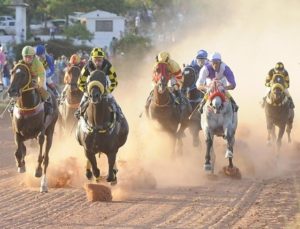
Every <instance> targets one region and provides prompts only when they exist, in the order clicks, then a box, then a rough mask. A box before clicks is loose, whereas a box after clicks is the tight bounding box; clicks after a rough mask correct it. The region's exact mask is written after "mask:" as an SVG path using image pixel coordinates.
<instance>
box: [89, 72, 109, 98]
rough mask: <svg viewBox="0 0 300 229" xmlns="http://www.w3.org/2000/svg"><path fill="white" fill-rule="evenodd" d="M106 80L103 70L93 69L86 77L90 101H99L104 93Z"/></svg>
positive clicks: (106, 84)
mask: <svg viewBox="0 0 300 229" xmlns="http://www.w3.org/2000/svg"><path fill="white" fill-rule="evenodd" d="M107 86H108V82H107V79H106V75H105V73H104V72H103V71H100V70H95V71H93V72H92V73H91V74H90V76H89V77H88V79H87V93H88V97H89V100H90V102H91V103H94V104H96V103H100V102H101V101H102V97H103V95H104V94H105V91H106V88H107Z"/></svg>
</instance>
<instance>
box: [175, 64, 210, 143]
mask: <svg viewBox="0 0 300 229" xmlns="http://www.w3.org/2000/svg"><path fill="white" fill-rule="evenodd" d="M182 76H183V83H182V86H181V90H182V91H183V92H184V95H185V96H186V97H187V98H188V100H189V102H190V104H191V106H192V110H193V111H192V113H191V114H190V117H189V120H190V121H189V129H190V132H191V134H192V136H193V145H194V146H195V147H197V146H199V144H200V140H199V132H200V130H201V129H202V128H201V114H200V112H199V111H198V107H199V104H200V102H201V100H202V98H203V96H204V93H203V92H202V91H200V90H198V89H197V87H196V81H197V78H198V76H197V75H196V72H195V70H194V69H193V68H192V67H191V66H186V67H185V68H184V69H183V72H182Z"/></svg>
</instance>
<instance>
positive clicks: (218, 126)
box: [201, 79, 241, 178]
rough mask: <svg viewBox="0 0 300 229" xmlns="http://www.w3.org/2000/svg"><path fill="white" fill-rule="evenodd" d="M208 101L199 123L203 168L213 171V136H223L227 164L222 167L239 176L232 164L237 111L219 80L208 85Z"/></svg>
mask: <svg viewBox="0 0 300 229" xmlns="http://www.w3.org/2000/svg"><path fill="white" fill-rule="evenodd" d="M208 96H209V97H208V101H207V102H206V104H205V105H204V107H203V117H201V125H202V129H203V132H204V136H205V142H206V154H205V164H204V170H205V172H207V173H209V174H213V173H214V163H215V152H214V149H213V140H214V136H219V137H223V138H224V139H225V140H226V141H227V150H226V154H225V158H228V161H229V165H228V166H226V167H224V168H223V171H224V173H225V174H226V175H229V176H232V177H237V178H239V177H240V176H241V175H240V172H239V169H238V168H236V167H235V166H233V160H232V159H233V147H234V142H235V131H236V128H237V123H238V119H237V113H236V112H233V108H232V105H231V102H230V100H229V99H227V98H226V96H225V89H224V85H223V84H222V83H221V81H219V80H216V79H215V80H213V81H212V82H211V84H210V85H208Z"/></svg>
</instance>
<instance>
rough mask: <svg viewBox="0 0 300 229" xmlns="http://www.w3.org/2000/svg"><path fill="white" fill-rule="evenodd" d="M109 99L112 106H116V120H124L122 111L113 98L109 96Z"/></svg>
mask: <svg viewBox="0 0 300 229" xmlns="http://www.w3.org/2000/svg"><path fill="white" fill-rule="evenodd" d="M111 99H112V102H113V104H114V105H115V106H116V112H117V119H118V120H120V119H122V118H124V114H123V112H122V109H121V107H120V106H119V104H118V103H117V101H116V100H115V98H114V97H113V96H111Z"/></svg>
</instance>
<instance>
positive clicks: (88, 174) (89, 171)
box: [85, 170, 93, 180]
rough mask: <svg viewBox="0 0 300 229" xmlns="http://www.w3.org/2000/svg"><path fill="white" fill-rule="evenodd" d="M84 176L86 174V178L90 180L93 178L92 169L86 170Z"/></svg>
mask: <svg viewBox="0 0 300 229" xmlns="http://www.w3.org/2000/svg"><path fill="white" fill-rule="evenodd" d="M85 176H86V178H87V179H88V180H92V178H93V173H92V171H91V170H86V172H85Z"/></svg>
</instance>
